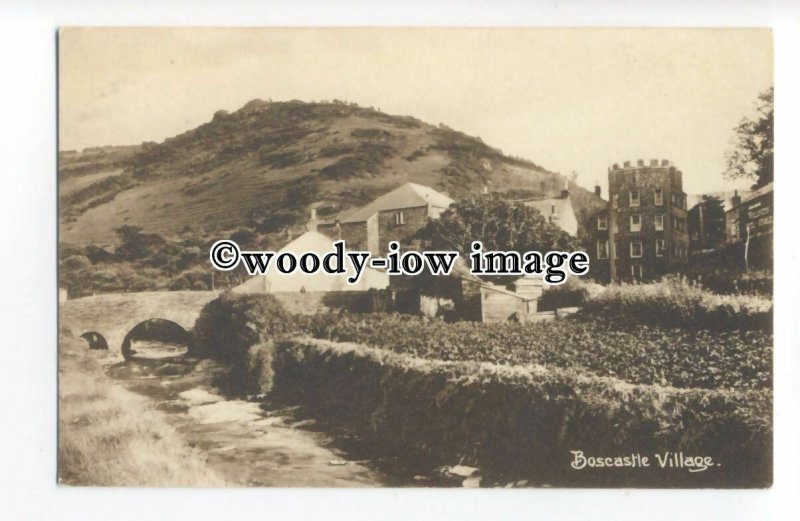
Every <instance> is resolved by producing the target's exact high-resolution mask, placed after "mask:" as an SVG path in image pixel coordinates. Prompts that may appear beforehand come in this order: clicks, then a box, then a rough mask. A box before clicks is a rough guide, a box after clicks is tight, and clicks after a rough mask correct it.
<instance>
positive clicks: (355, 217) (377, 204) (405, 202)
mask: <svg viewBox="0 0 800 521" xmlns="http://www.w3.org/2000/svg"><path fill="white" fill-rule="evenodd" d="M453 202H454V201H453V200H452V199H450V198H449V197H447V196H446V195H444V194H442V193H439V192H437V191H436V190H434V189H433V188H429V187H427V186H422V185H418V184H416V183H406V184H404V185H402V186H400V187H398V188H395V189H394V190H392V191H391V192H389V193H386V194H383V195H382V196H380V197H378V198H377V199H375V200H374V201H372V202H371V203H369V204H367V205H366V206H362V207H361V208H359V209H357V210H355V211H353V212H351V213H349V214H344V215H342V216H341V217H340V218H339V220H340V221H341V222H343V223H354V222H363V221H366V220H367V219H369V218H370V217H372V216H373V215H375V214H376V213H378V212H382V211H386V210H396V209H400V208H416V207H419V206H426V205H429V204H430V205H431V206H436V207H439V208H447V207H448V206H450V205H451V204H453Z"/></svg>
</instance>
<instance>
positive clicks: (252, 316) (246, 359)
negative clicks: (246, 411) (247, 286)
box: [191, 292, 294, 394]
mask: <svg viewBox="0 0 800 521" xmlns="http://www.w3.org/2000/svg"><path fill="white" fill-rule="evenodd" d="M293 327H294V321H293V317H292V315H291V314H290V313H288V312H287V311H286V310H285V309H284V307H283V305H282V304H281V303H280V302H279V301H278V300H277V299H276V298H275V297H274V296H272V295H238V294H234V293H230V292H228V293H224V294H222V295H220V296H219V297H217V298H216V299H214V300H212V301H211V302H209V303H208V304H206V305H205V306H204V307H203V309H202V310H201V311H200V316H199V317H198V318H197V321H196V322H195V325H194V335H195V341H194V344H193V349H192V352H191V354H192V355H194V356H208V357H210V358H214V359H216V360H219V361H222V362H224V363H226V364H228V366H229V368H230V374H229V375H228V376H227V378H226V379H225V382H223V383H224V387H225V389H224V390H226V391H228V392H230V393H233V394H242V393H245V394H260V393H263V392H266V391H267V390H268V389H269V386H270V384H271V378H272V368H271V356H272V355H271V352H272V347H273V345H274V344H273V341H274V339H275V338H276V337H278V336H280V335H283V334H285V333H287V332H289V331H291V330H292V329H293Z"/></svg>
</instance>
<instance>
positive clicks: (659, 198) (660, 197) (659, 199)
mask: <svg viewBox="0 0 800 521" xmlns="http://www.w3.org/2000/svg"><path fill="white" fill-rule="evenodd" d="M655 204H656V206H664V191H663V190H661V188H656V203H655Z"/></svg>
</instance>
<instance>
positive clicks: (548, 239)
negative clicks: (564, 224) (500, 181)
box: [422, 194, 576, 257]
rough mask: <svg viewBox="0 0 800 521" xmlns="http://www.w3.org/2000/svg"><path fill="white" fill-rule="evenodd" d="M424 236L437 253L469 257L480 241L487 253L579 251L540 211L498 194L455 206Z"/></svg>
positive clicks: (573, 240)
mask: <svg viewBox="0 0 800 521" xmlns="http://www.w3.org/2000/svg"><path fill="white" fill-rule="evenodd" d="M422 235H423V237H424V238H425V239H427V240H428V241H430V243H431V246H432V248H433V249H437V250H455V251H458V252H460V253H461V254H462V255H464V256H465V257H466V256H467V255H469V253H471V251H472V250H471V245H472V242H473V241H476V240H478V241H481V242H482V243H483V249H484V250H503V251H517V252H520V253H523V252H526V251H534V250H535V251H542V252H547V251H551V250H558V251H571V250H573V249H575V247H576V241H575V239H574V238H573V237H571V236H570V235H569V234H567V233H566V232H564V231H563V230H561V229H560V228H558V227H557V226H554V225H552V224H550V223H549V222H547V221H546V220H545V218H544V217H543V216H542V214H541V213H539V211H538V210H537V209H535V208H531V207H529V206H525V205H523V204H511V203H508V202H506V201H504V200H503V199H501V198H500V197H499V196H497V195H495V194H492V195H484V196H480V197H475V198H470V199H464V200H461V201H459V202H457V203H455V204H454V205H452V206H451V207H450V208H449V209H448V210H446V211H445V212H444V213H442V215H441V216H440V217H439V219H436V220H433V221H430V222H429V223H428V225H427V226H426V227H425V228H424V229H423V232H422Z"/></svg>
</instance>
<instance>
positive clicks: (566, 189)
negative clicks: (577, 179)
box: [561, 181, 569, 199]
mask: <svg viewBox="0 0 800 521" xmlns="http://www.w3.org/2000/svg"><path fill="white" fill-rule="evenodd" d="M567 197H569V181H564V188H563V189H562V190H561V198H562V199H566V198H567Z"/></svg>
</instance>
